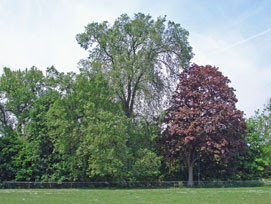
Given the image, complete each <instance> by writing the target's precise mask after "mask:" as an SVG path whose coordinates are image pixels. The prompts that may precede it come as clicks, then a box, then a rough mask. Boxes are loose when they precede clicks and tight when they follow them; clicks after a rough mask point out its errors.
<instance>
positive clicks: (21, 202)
mask: <svg viewBox="0 0 271 204" xmlns="http://www.w3.org/2000/svg"><path fill="white" fill-rule="evenodd" d="M15 203H16V204H17V203H18V204H32V203H33V204H85V203H86V204H92V203H99V204H100V203H106V204H107V203H108V204H115V203H118V204H120V203H125V204H126V203H138V204H139V203H140V204H157V203H161V204H173V203H189V204H195V203H200V204H204V203H208V204H210V203H219V204H224V203H225V204H230V203H234V204H242V203H244V204H250V203H251V204H252V203H253V204H254V203H259V204H264V203H271V187H247V188H169V189H1V190H0V204H15Z"/></svg>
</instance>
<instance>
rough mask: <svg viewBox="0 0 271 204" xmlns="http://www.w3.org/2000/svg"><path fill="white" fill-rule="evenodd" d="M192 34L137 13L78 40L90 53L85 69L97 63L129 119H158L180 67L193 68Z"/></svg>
mask: <svg viewBox="0 0 271 204" xmlns="http://www.w3.org/2000/svg"><path fill="white" fill-rule="evenodd" d="M187 37H188V32H187V31H186V30H184V29H183V28H182V27H181V26H180V25H179V24H176V23H174V22H172V21H168V22H167V21H166V18H165V17H159V18H157V19H156V20H153V19H152V18H151V16H150V15H144V14H142V13H137V14H135V15H134V17H133V18H130V17H129V16H128V15H127V14H123V15H121V16H120V17H119V18H118V19H117V20H115V22H114V23H113V25H109V23H108V22H106V21H104V22H102V23H97V22H93V23H90V24H88V25H87V26H86V27H85V32H84V33H81V34H78V35H77V36H76V39H77V41H78V43H79V44H80V45H81V47H83V48H84V49H86V50H88V51H89V53H90V54H89V57H88V60H82V61H81V65H82V67H83V69H85V70H87V69H89V68H90V69H92V67H93V66H96V65H97V64H98V65H99V66H100V69H102V72H103V73H104V74H105V75H106V77H107V79H108V80H109V82H110V85H111V87H112V88H113V90H114V93H115V94H116V97H117V99H118V100H119V101H120V102H121V105H122V109H123V111H124V112H125V114H126V116H127V117H129V118H130V117H134V112H136V114H138V115H145V116H149V117H150V116H153V115H157V114H159V112H157V111H159V108H161V105H162V104H163V102H165V101H163V99H164V98H163V96H168V95H170V93H172V87H171V86H172V85H174V84H175V82H176V80H175V79H176V77H177V74H178V73H179V71H180V70H181V69H182V68H186V67H187V66H188V65H189V61H190V59H191V57H192V51H191V50H192V49H191V47H190V46H189V44H188V41H187Z"/></svg>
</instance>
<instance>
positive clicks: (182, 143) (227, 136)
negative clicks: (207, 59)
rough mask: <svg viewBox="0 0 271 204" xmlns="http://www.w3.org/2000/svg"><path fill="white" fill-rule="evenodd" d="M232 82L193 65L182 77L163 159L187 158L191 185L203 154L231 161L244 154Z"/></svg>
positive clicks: (167, 125) (164, 129) (164, 136)
mask: <svg viewBox="0 0 271 204" xmlns="http://www.w3.org/2000/svg"><path fill="white" fill-rule="evenodd" d="M229 82H230V80H229V79H228V78H227V77H224V76H223V75H222V73H221V72H219V71H218V69H217V68H215V67H211V66H198V65H192V66H191V67H190V68H188V69H186V70H184V71H183V72H182V73H181V74H180V75H179V84H178V85H177V88H176V91H175V94H174V96H173V102H172V103H173V105H172V107H171V108H170V109H168V111H167V112H166V115H165V118H164V121H163V125H162V134H161V142H162V143H161V145H162V146H163V147H162V150H163V152H164V155H165V156H166V157H168V158H170V157H182V158H184V160H185V162H186V164H187V167H188V170H189V172H188V173H189V181H188V185H192V184H193V166H194V163H195V161H196V160H198V159H199V157H200V155H201V154H203V153H204V154H211V155H213V156H214V157H215V158H223V159H225V161H227V160H228V159H229V158H231V157H233V156H235V155H237V154H239V153H240V152H242V151H244V149H245V143H244V139H243V137H242V136H243V135H244V134H245V131H246V124H245V120H244V118H243V113H242V112H241V111H239V110H237V109H236V107H235V103H236V102H237V99H236V97H235V95H234V92H233V91H234V89H233V88H231V87H229V86H228V84H229Z"/></svg>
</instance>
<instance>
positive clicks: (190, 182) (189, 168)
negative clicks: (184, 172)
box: [187, 162, 194, 187]
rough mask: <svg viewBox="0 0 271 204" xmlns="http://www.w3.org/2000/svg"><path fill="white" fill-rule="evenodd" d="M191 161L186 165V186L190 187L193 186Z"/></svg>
mask: <svg viewBox="0 0 271 204" xmlns="http://www.w3.org/2000/svg"><path fill="white" fill-rule="evenodd" d="M193 165H194V164H193V163H192V162H191V163H190V164H189V165H188V183H187V186H189V187H191V186H193Z"/></svg>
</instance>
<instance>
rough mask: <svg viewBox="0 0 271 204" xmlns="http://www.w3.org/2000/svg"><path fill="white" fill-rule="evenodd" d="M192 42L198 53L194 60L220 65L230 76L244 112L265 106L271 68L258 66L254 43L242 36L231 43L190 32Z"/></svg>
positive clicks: (215, 37)
mask: <svg viewBox="0 0 271 204" xmlns="http://www.w3.org/2000/svg"><path fill="white" fill-rule="evenodd" d="M236 38H240V36H237V37H236ZM240 42H242V43H240ZM245 42H246V43H245ZM243 43H244V44H243ZM242 44H243V45H242ZM191 45H192V47H193V48H194V53H195V57H194V59H193V62H195V63H197V64H200V65H206V64H210V65H214V66H216V67H219V70H220V71H221V72H222V73H223V74H224V75H225V76H227V77H228V78H229V79H230V80H231V84H230V85H231V86H232V87H233V88H234V89H236V92H235V93H236V96H237V99H238V103H237V107H238V108H239V109H241V110H242V111H244V112H245V114H246V117H249V116H252V115H253V114H254V111H255V110H257V109H259V108H262V107H263V104H265V103H266V102H267V99H268V98H270V97H271V94H270V93H269V91H268V90H270V88H271V84H270V76H271V69H270V67H262V68H261V69H259V67H258V66H259V62H258V58H257V56H255V55H257V54H258V53H257V49H256V47H255V45H254V44H253V43H249V41H248V40H246V39H243V40H241V41H238V42H237V43H234V44H231V43H228V42H226V41H224V40H221V39H219V38H218V37H217V36H212V35H208V36H207V35H201V34H198V33H191ZM233 45H234V46H233ZM238 45H239V46H238ZM241 45H242V46H241Z"/></svg>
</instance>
